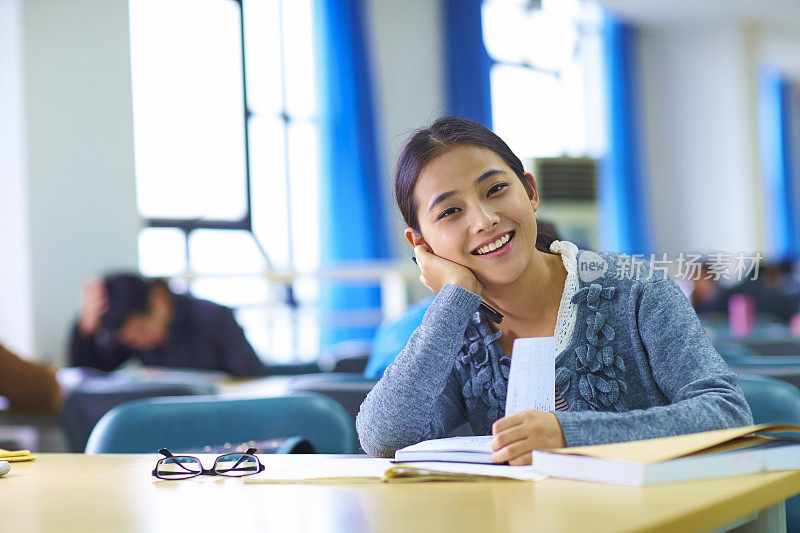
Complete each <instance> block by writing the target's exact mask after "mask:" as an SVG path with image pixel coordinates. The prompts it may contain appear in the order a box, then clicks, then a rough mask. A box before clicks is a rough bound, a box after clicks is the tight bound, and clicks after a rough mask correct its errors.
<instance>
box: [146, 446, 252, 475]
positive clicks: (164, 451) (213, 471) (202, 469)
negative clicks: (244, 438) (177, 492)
mask: <svg viewBox="0 0 800 533" xmlns="http://www.w3.org/2000/svg"><path fill="white" fill-rule="evenodd" d="M257 451H258V450H257V449H256V448H248V449H247V451H246V452H243V453H242V452H231V453H223V454H222V455H218V456H217V457H216V458H215V459H214V466H213V467H211V468H205V467H204V466H203V463H202V462H201V461H200V459H199V458H198V457H195V456H194V455H173V454H172V452H170V451H169V450H168V449H166V448H161V449H160V450H158V453H160V454H161V455H163V456H164V457H162V458H161V459H159V460H158V462H157V463H156V466H155V468H153V472H152V475H153V476H155V477H157V478H158V479H163V480H164V481H180V480H182V479H191V478H193V477H197V476H225V477H245V476H252V475H253V474H258V473H260V472H263V471H264V468H265V467H264V465H263V464H262V463H261V461H260V460H259V459H258V457H257V456H256V455H255V454H256V452H257ZM229 455H238V456H241V457H240V458H239V460H238V461H236V464H235V465H233V468H236V467H237V466H239V463H241V462H242V460H244V459H245V458H246V457H252V458H253V459H255V461H256V464H258V472H249V473H247V474H240V475H234V476H232V475H230V474H225V473H223V472H217V470H216V466H217V462H219V460H220V459H221V458H223V457H227V456H229ZM182 457H185V458H187V459H194V460H195V461H197V464H198V465H200V471H199V472H192V471H190V470H188V469H186V468H185V467H183V465H182V464H181V463H180V462H178V461H176V462H175V463H174V464H176V465H178V466H181V467H183V468H184V469H185V470H186V472H187V475H186V476H185V477H179V478H178V477H173V478H170V477H162V476H160V475H158V467H159V465H161V464H162V463H163V462H164V461H166V460H167V459H179V458H182ZM231 470H232V469H231ZM188 474H191V475H188Z"/></svg>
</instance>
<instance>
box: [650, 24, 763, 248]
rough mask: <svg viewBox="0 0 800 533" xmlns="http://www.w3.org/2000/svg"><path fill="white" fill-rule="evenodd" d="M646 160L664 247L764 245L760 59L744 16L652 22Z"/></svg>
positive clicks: (657, 242) (657, 234)
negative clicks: (721, 21) (727, 20)
mask: <svg viewBox="0 0 800 533" xmlns="http://www.w3.org/2000/svg"><path fill="white" fill-rule="evenodd" d="M640 35H641V40H640V44H641V46H640V72H641V74H642V98H643V105H642V115H643V116H642V120H643V122H644V130H645V143H644V151H645V165H646V175H647V176H648V189H649V194H650V203H651V206H652V210H653V212H652V214H653V229H654V233H655V235H654V238H655V247H654V248H655V249H656V250H658V251H666V252H672V253H676V252H682V251H686V252H690V251H697V252H711V251H716V250H727V251H731V252H738V251H755V250H757V249H761V248H762V246H763V243H762V242H761V234H760V233H761V219H762V216H761V196H760V190H759V181H758V174H757V165H756V161H757V153H756V146H755V141H756V137H755V116H754V109H755V95H754V93H753V91H752V77H753V76H754V66H753V64H752V63H753V61H752V60H751V54H750V53H749V51H748V46H749V45H748V36H747V32H746V30H745V29H744V28H742V27H740V26H737V25H735V24H728V25H718V26H713V25H709V24H696V25H691V24H677V25H673V26H666V27H652V26H649V27H644V28H642V30H641V34H640Z"/></svg>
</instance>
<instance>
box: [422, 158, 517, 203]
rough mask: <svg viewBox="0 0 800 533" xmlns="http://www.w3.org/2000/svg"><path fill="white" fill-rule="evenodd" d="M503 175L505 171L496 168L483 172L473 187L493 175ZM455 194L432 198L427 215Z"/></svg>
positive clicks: (451, 192)
mask: <svg viewBox="0 0 800 533" xmlns="http://www.w3.org/2000/svg"><path fill="white" fill-rule="evenodd" d="M505 173H506V171H505V170H500V169H496V168H494V169H492V170H487V171H486V172H484V173H483V174H481V175H480V176H478V178H477V179H476V180H475V185H477V184H479V183H480V182H482V181H485V180H487V179H489V178H491V177H492V176H494V175H495V174H505ZM455 193H456V191H447V192H443V193H442V194H440V195H439V196H437V197H436V198H434V199H433V201H432V202H431V205H430V207H428V213H430V212H431V211H432V210H433V208H434V207H436V204H438V203H440V202H443V201H445V200H447V199H448V198H450V197H451V196H453V195H454V194H455Z"/></svg>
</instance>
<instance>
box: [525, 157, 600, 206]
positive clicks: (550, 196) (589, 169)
mask: <svg viewBox="0 0 800 533" xmlns="http://www.w3.org/2000/svg"><path fill="white" fill-rule="evenodd" d="M531 166H532V168H533V175H534V177H535V178H536V183H537V185H538V186H539V194H540V195H541V197H542V199H543V200H544V201H545V202H558V201H569V202H576V201H577V202H595V201H596V200H597V161H596V160H594V159H591V158H587V157H542V158H539V159H534V160H533V162H532V165H531Z"/></svg>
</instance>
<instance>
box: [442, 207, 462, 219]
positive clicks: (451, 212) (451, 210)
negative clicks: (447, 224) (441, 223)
mask: <svg viewBox="0 0 800 533" xmlns="http://www.w3.org/2000/svg"><path fill="white" fill-rule="evenodd" d="M456 211H458V209H457V208H455V207H451V208H450V209H445V210H444V211H442V212H441V213H440V214H439V218H438V220H441V219H443V218H444V217H446V216H450V215H452V214H453V213H455V212H456Z"/></svg>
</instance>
